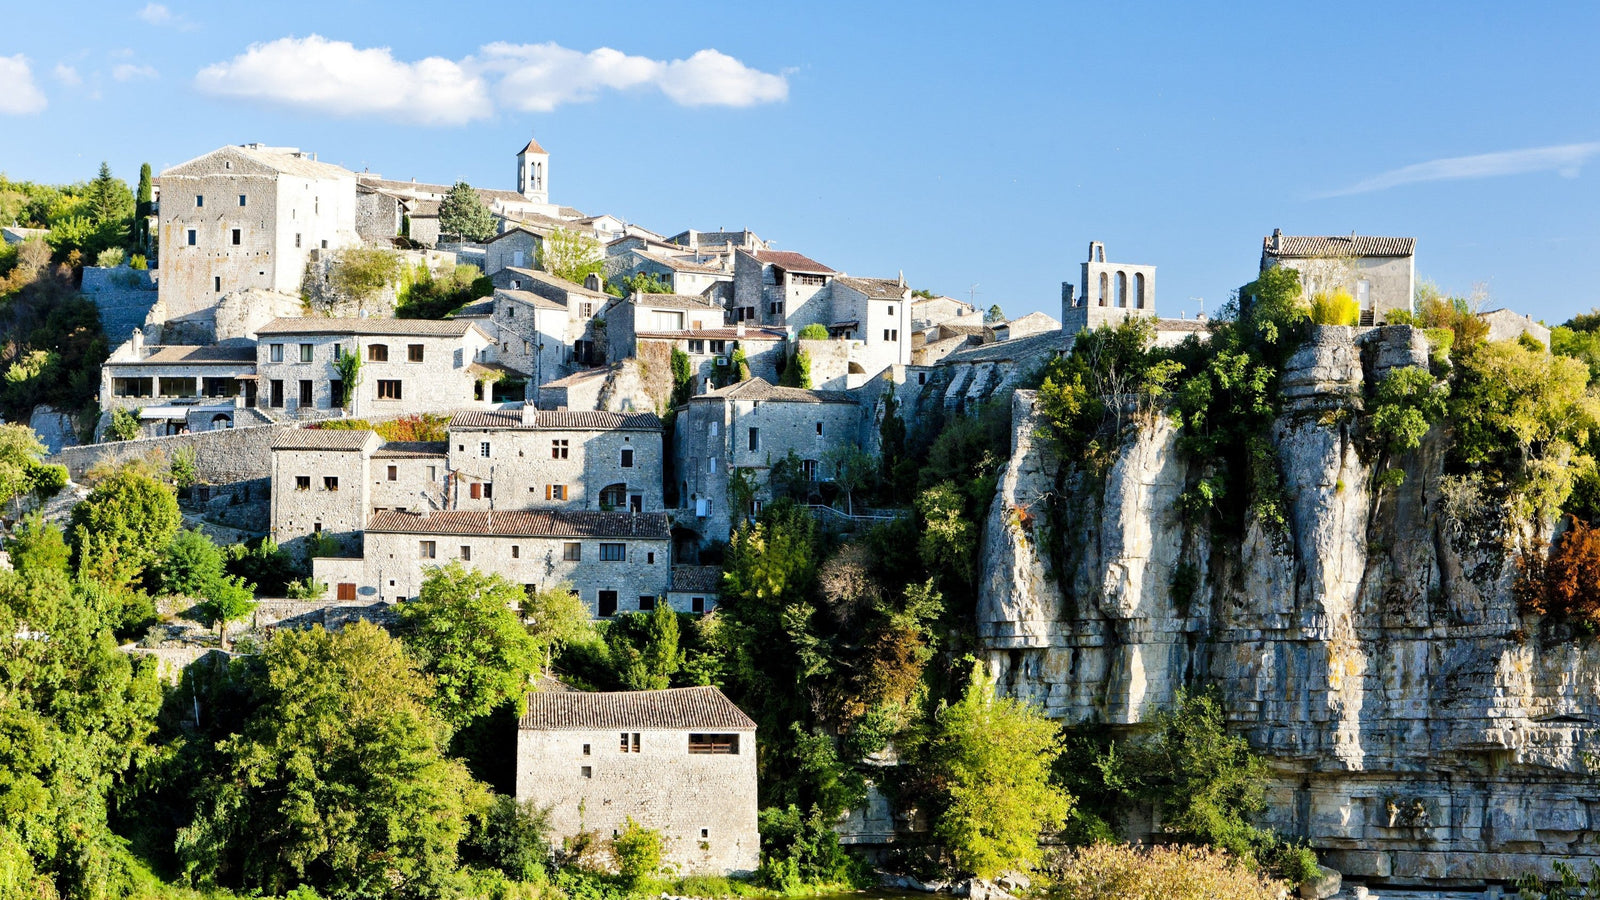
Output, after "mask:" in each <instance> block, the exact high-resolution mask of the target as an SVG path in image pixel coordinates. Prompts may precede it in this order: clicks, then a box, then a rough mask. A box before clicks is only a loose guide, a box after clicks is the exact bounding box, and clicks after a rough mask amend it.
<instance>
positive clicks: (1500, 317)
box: [1478, 309, 1550, 349]
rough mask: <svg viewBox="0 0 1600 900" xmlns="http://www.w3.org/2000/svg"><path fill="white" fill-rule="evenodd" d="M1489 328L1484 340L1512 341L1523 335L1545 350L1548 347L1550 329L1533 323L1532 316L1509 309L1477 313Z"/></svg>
mask: <svg viewBox="0 0 1600 900" xmlns="http://www.w3.org/2000/svg"><path fill="white" fill-rule="evenodd" d="M1478 318H1480V319H1482V320H1483V321H1484V322H1485V323H1486V324H1488V326H1489V334H1488V336H1487V337H1486V338H1485V340H1490V341H1514V340H1517V339H1518V338H1520V337H1522V336H1523V335H1527V336H1528V337H1531V338H1533V339H1534V340H1536V341H1538V342H1539V343H1541V344H1543V345H1544V346H1545V348H1546V349H1548V348H1549V347H1550V328H1549V326H1547V325H1545V324H1544V323H1543V322H1535V321H1534V320H1533V316H1530V315H1525V314H1523V313H1518V312H1512V311H1511V310H1509V309H1491V310H1487V311H1485V312H1481V313H1478Z"/></svg>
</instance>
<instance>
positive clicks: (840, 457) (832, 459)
mask: <svg viewBox="0 0 1600 900" xmlns="http://www.w3.org/2000/svg"><path fill="white" fill-rule="evenodd" d="M822 458H823V461H824V462H826V463H827V464H828V471H830V472H831V473H832V474H833V483H834V485H835V486H836V487H838V488H839V490H840V491H843V492H844V500H845V510H846V511H847V512H849V513H850V514H851V515H855V511H856V508H855V495H856V491H858V490H860V489H862V488H864V487H866V486H867V485H868V484H869V483H871V481H872V478H873V476H875V475H877V469H878V461H877V460H876V459H873V458H872V454H870V453H868V452H867V451H865V450H863V449H861V446H860V445H859V444H856V443H854V442H850V443H844V444H837V445H835V446H833V447H830V448H828V450H827V451H826V452H825V453H823V455H822Z"/></svg>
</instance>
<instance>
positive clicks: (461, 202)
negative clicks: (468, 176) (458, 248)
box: [439, 181, 494, 242]
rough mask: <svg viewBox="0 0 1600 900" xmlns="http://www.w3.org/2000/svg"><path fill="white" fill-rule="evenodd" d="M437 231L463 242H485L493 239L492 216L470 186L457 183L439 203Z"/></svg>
mask: <svg viewBox="0 0 1600 900" xmlns="http://www.w3.org/2000/svg"><path fill="white" fill-rule="evenodd" d="M439 231H440V232H441V233H443V234H448V235H455V236H456V237H458V238H460V239H461V240H463V241H479V242H481V241H487V240H488V239H490V238H492V237H494V214H493V213H491V212H489V207H487V206H484V205H483V200H482V198H480V197H479V196H478V192H477V191H475V190H473V189H472V185H470V184H467V183H466V182H465V181H458V182H456V183H455V185H454V186H452V187H451V188H450V193H448V194H445V195H444V199H443V200H440V201H439Z"/></svg>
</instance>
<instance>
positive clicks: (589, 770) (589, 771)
mask: <svg viewBox="0 0 1600 900" xmlns="http://www.w3.org/2000/svg"><path fill="white" fill-rule="evenodd" d="M584 746H585V747H587V746H589V745H588V744H584ZM585 755H587V754H585ZM579 771H581V772H582V773H583V777H585V778H593V777H594V767H593V766H584V767H583V768H582V769H580V770H579Z"/></svg>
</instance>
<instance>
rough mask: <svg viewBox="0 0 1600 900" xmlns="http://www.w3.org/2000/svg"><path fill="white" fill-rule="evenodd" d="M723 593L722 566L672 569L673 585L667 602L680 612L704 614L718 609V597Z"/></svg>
mask: <svg viewBox="0 0 1600 900" xmlns="http://www.w3.org/2000/svg"><path fill="white" fill-rule="evenodd" d="M721 593H722V567H721V566H688V565H679V566H673V567H672V585H671V586H670V587H668V588H667V602H668V603H669V604H671V606H672V608H673V609H676V610H679V611H680V612H691V613H704V612H710V611H711V610H713V609H716V607H717V597H718V596H719V595H720V594H721Z"/></svg>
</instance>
